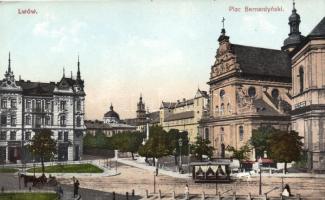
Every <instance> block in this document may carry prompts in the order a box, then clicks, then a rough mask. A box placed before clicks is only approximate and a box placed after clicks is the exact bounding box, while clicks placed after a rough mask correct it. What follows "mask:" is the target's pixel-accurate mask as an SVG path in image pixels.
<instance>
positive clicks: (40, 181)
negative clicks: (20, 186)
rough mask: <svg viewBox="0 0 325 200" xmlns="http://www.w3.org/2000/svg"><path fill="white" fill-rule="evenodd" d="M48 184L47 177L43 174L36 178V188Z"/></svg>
mask: <svg viewBox="0 0 325 200" xmlns="http://www.w3.org/2000/svg"><path fill="white" fill-rule="evenodd" d="M46 182H47V178H46V176H45V175H44V174H43V175H42V176H40V177H38V178H35V179H34V181H33V186H36V185H38V184H41V185H44V184H45V183H46Z"/></svg>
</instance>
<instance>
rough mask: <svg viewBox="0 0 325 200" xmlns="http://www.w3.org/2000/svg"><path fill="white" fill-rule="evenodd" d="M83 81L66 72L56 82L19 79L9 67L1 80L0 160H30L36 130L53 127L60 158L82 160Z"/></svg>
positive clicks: (15, 161) (2, 161) (79, 77)
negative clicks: (30, 150)
mask: <svg viewBox="0 0 325 200" xmlns="http://www.w3.org/2000/svg"><path fill="white" fill-rule="evenodd" d="M84 114H85V92H84V81H83V80H82V79H81V75H80V62H79V59H78V72H77V76H76V78H75V79H73V78H72V77H71V78H67V77H65V75H63V77H62V78H61V80H60V81H59V82H57V83H55V82H49V83H41V82H32V81H29V80H28V81H24V80H21V79H19V80H16V79H15V76H14V72H13V70H12V69H11V60H10V54H9V63H8V69H7V71H6V72H5V77H4V79H3V80H1V81H0V120H1V121H0V128H1V130H0V162H1V163H5V162H12V163H17V162H20V161H21V162H26V161H31V160H32V159H33V158H32V157H31V154H30V152H28V150H27V148H26V145H28V144H29V141H30V140H31V139H32V138H33V136H34V131H35V130H37V129H44V128H46V129H50V130H52V132H53V138H54V139H55V140H56V141H57V147H58V153H57V159H58V160H59V161H64V160H80V158H81V156H82V149H83V148H82V145H83V144H82V138H83V135H84V132H85V126H84Z"/></svg>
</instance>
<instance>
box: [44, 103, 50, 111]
mask: <svg viewBox="0 0 325 200" xmlns="http://www.w3.org/2000/svg"><path fill="white" fill-rule="evenodd" d="M45 109H46V110H48V111H49V110H51V101H46V103H45Z"/></svg>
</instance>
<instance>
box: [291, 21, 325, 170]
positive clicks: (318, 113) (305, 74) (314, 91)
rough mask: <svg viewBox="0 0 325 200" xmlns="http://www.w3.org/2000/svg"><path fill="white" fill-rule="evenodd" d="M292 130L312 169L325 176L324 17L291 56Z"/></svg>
mask: <svg viewBox="0 0 325 200" xmlns="http://www.w3.org/2000/svg"><path fill="white" fill-rule="evenodd" d="M290 57H291V62H292V68H291V72H292V101H293V106H292V112H291V113H292V116H291V118H292V119H291V120H292V129H293V130H295V131H297V132H298V133H299V135H300V136H302V137H304V149H305V151H306V152H307V155H308V162H307V163H308V166H309V169H310V170H312V171H314V172H322V173H324V172H325V98H324V96H325V87H324V86H325V17H324V18H323V19H322V20H321V21H320V22H319V23H318V25H316V26H315V28H314V29H313V30H312V31H311V32H310V33H309V34H308V35H307V36H306V38H305V39H304V41H303V43H302V44H301V45H299V46H298V47H296V48H295V49H294V50H293V51H292V52H291V53H290Z"/></svg>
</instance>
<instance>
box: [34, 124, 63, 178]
mask: <svg viewBox="0 0 325 200" xmlns="http://www.w3.org/2000/svg"><path fill="white" fill-rule="evenodd" d="M34 132H35V135H34V136H33V138H32V140H31V144H30V146H29V148H30V151H31V152H32V153H33V154H34V156H35V155H36V156H39V157H40V159H41V163H42V173H43V175H44V171H45V168H44V160H45V159H49V158H51V157H52V156H53V155H54V154H56V153H57V147H56V141H55V140H54V139H53V138H52V135H53V133H52V131H51V130H49V129H40V130H35V131H34Z"/></svg>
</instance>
